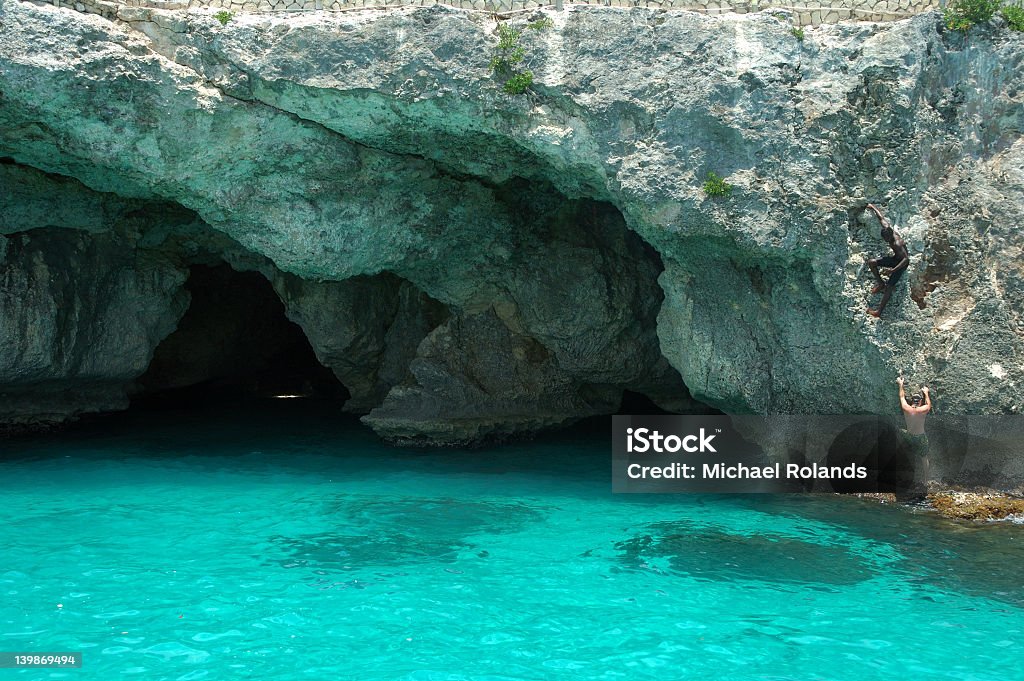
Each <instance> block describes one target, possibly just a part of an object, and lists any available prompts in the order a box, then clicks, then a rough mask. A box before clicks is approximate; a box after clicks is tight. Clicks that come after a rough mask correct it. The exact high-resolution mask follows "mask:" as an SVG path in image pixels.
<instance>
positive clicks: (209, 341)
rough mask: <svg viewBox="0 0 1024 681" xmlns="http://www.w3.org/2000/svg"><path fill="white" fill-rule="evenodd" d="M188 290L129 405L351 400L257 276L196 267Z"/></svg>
mask: <svg viewBox="0 0 1024 681" xmlns="http://www.w3.org/2000/svg"><path fill="white" fill-rule="evenodd" d="M185 288H186V290H187V291H188V292H189V294H190V295H191V303H190V304H189V307H188V310H187V311H186V312H185V315H184V316H183V317H182V318H181V321H179V322H178V328H177V329H176V330H175V331H174V332H173V333H172V334H171V335H169V336H168V337H167V338H165V339H164V340H163V342H161V343H160V345H159V346H157V348H156V351H155V352H154V354H153V359H152V361H151V363H150V365H149V368H148V369H147V370H146V373H145V374H143V375H142V376H141V377H140V378H139V380H138V381H137V384H136V394H135V397H134V398H133V400H132V402H133V404H136V405H140V404H141V405H147V406H154V405H155V406H167V405H178V404H192V403H208V402H212V401H213V402H225V401H238V400H247V399H254V398H271V397H285V396H300V397H315V398H320V399H328V400H338V401H343V400H345V399H347V398H348V391H347V390H346V389H345V387H344V386H343V385H342V384H341V382H339V381H338V379H337V378H336V377H335V376H334V374H333V373H332V372H331V371H330V370H329V369H327V368H326V367H324V366H323V365H322V364H320V362H319V361H318V360H317V358H316V354H315V353H314V352H313V348H312V347H311V346H310V344H309V341H308V340H307V339H306V336H305V334H304V333H303V332H302V329H301V328H300V327H299V326H298V325H297V324H295V323H294V322H292V321H290V320H289V319H288V318H287V317H286V315H285V308H284V305H283V304H282V303H281V300H280V299H279V298H278V297H277V294H276V293H275V292H274V289H273V287H272V286H271V285H270V282H269V281H267V279H266V278H264V277H263V276H262V275H260V274H259V273H257V272H238V271H235V270H234V269H232V268H231V267H229V266H228V265H226V264H220V265H216V266H208V265H193V266H192V267H191V268H190V271H189V278H188V281H187V282H186V284H185Z"/></svg>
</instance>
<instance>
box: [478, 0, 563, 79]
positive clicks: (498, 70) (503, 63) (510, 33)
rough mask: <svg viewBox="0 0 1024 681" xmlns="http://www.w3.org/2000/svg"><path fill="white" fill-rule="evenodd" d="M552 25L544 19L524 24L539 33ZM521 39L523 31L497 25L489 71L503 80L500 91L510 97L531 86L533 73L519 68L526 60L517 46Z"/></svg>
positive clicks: (524, 54)
mask: <svg viewBox="0 0 1024 681" xmlns="http://www.w3.org/2000/svg"><path fill="white" fill-rule="evenodd" d="M554 25H555V23H554V22H553V21H552V20H551V19H549V18H548V17H544V18H543V19H538V20H537V21H531V22H530V23H528V24H526V28H528V29H533V30H536V31H539V30H542V29H545V28H550V27H552V26H554ZM522 37H523V30H521V29H516V28H514V27H512V26H510V25H509V24H498V46H497V48H495V53H494V56H493V57H492V58H491V71H492V72H493V73H494V74H495V75H497V76H499V77H502V78H504V79H505V82H504V84H503V85H502V90H503V91H504V92H506V93H507V94H510V95H521V94H523V93H524V92H526V91H527V90H528V89H529V88H530V86H531V85H533V71H530V70H529V69H523V68H521V67H520V64H522V62H523V60H524V59H525V58H526V50H525V49H524V48H523V46H522V45H520V44H519V39H520V38H522Z"/></svg>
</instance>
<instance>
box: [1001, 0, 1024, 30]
mask: <svg viewBox="0 0 1024 681" xmlns="http://www.w3.org/2000/svg"><path fill="white" fill-rule="evenodd" d="M999 13H1000V14H1002V15H1003V18H1004V19H1006V23H1007V25H1009V27H1010V30H1011V31H1024V7H1018V6H1017V5H1007V6H1006V7H1004V8H1002V9H1001V10H999Z"/></svg>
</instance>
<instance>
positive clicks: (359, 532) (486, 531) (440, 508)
mask: <svg viewBox="0 0 1024 681" xmlns="http://www.w3.org/2000/svg"><path fill="white" fill-rule="evenodd" d="M325 512H326V514H327V515H329V516H335V515H336V516H338V517H339V523H338V525H339V529H338V530H337V531H331V532H318V533H312V534H306V535H299V536H295V537H286V536H281V535H278V536H273V537H270V538H269V541H270V542H271V544H273V545H275V546H277V547H278V548H279V549H280V551H281V553H282V554H284V555H282V556H281V557H279V558H274V559H271V560H270V561H269V562H273V563H277V564H279V565H281V567H284V568H298V567H303V568H307V567H308V568H312V569H315V570H317V571H318V573H322V572H321V571H323V570H344V571H348V570H357V569H364V568H382V567H396V566H403V565H422V564H429V563H434V564H450V563H453V562H455V561H457V560H458V559H459V555H460V553H462V552H464V551H468V550H471V549H474V548H476V544H475V543H473V542H471V541H470V539H471V538H473V537H485V536H486V535H497V534H508V533H512V532H518V531H519V530H521V529H522V528H523V527H524V526H525V525H527V524H529V523H534V522H538V521H540V520H543V519H544V518H545V517H546V515H547V514H546V512H545V510H544V509H540V508H535V507H531V506H528V505H526V504H522V503H507V502H489V501H477V500H473V501H469V500H459V499H451V498H412V499H410V498H405V499H393V500H392V499H388V498H386V497H356V498H351V497H349V498H345V497H343V498H340V499H339V500H338V501H337V502H336V503H335V504H332V505H329V507H328V508H327V509H326V511H325Z"/></svg>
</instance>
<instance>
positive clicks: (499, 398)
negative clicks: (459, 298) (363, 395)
mask: <svg viewBox="0 0 1024 681" xmlns="http://www.w3.org/2000/svg"><path fill="white" fill-rule="evenodd" d="M409 369H410V372H411V374H412V376H411V380H409V381H408V382H406V383H404V384H402V385H399V386H396V387H395V388H392V390H391V391H390V392H389V393H388V396H387V399H386V400H385V401H384V404H383V405H382V406H380V407H379V408H377V409H374V410H373V411H372V412H370V414H369V415H368V416H365V417H363V420H364V421H365V422H366V423H368V424H369V425H371V426H372V427H373V428H374V429H375V430H377V431H378V432H383V433H386V434H387V436H388V437H389V438H391V439H393V440H396V441H398V442H402V443H417V444H432V443H438V442H444V443H455V444H468V443H475V442H479V441H481V440H483V439H485V438H495V437H497V438H502V437H507V436H511V435H515V434H519V433H530V432H535V431H537V430H540V429H543V428H546V427H551V426H557V425H562V424H565V423H567V422H571V421H574V420H576V419H579V418H581V417H583V416H590V415H595V414H602V413H609V412H610V411H612V410H614V409H615V407H616V406H617V404H618V399H619V393H620V392H621V391H615V390H613V389H609V388H604V389H600V388H598V389H592V390H590V391H589V393H590V394H588V395H584V394H581V391H580V389H579V387H578V385H577V384H576V382H575V381H574V380H573V376H572V375H571V374H569V373H568V372H566V371H565V370H564V369H562V368H561V367H560V366H559V364H558V362H557V361H556V359H555V358H554V357H553V356H552V353H551V352H550V351H548V350H547V349H546V348H545V347H544V346H543V345H541V344H540V343H539V342H537V341H536V340H535V339H533V338H532V337H530V336H526V335H523V334H519V333H516V332H514V331H512V330H510V329H509V328H508V327H507V326H505V324H504V323H502V321H501V320H500V319H499V318H498V316H497V314H495V313H494V312H493V311H487V312H483V313H480V314H476V315H470V316H465V317H462V316H456V317H454V318H452V319H451V320H449V321H448V322H447V323H446V324H444V325H443V326H441V327H439V328H438V329H436V330H434V331H433V332H432V333H431V334H430V335H429V336H427V338H426V339H425V340H424V342H423V343H422V344H421V345H420V351H419V353H418V354H417V356H416V359H415V360H413V362H412V364H411V365H410V367H409Z"/></svg>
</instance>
